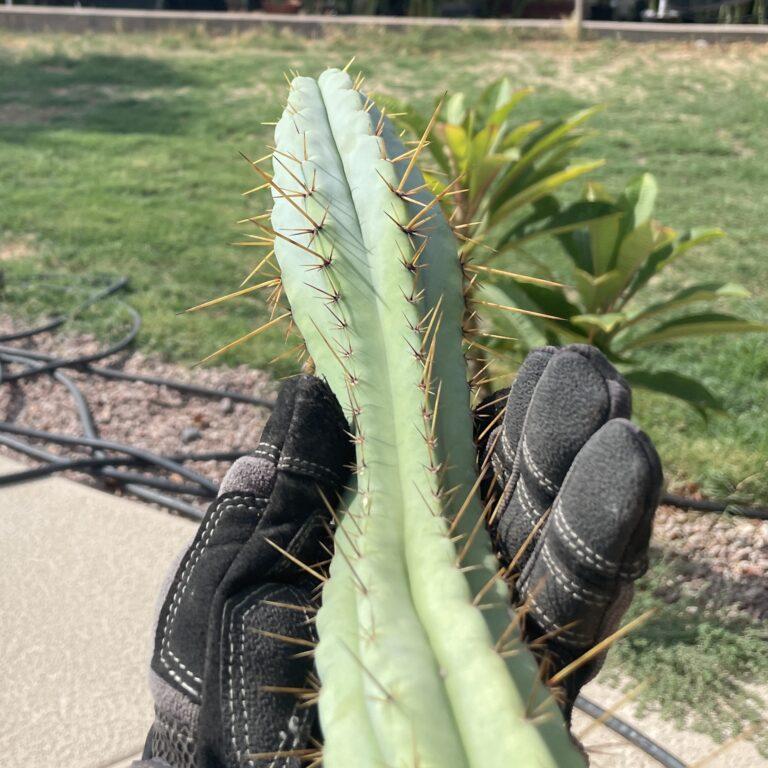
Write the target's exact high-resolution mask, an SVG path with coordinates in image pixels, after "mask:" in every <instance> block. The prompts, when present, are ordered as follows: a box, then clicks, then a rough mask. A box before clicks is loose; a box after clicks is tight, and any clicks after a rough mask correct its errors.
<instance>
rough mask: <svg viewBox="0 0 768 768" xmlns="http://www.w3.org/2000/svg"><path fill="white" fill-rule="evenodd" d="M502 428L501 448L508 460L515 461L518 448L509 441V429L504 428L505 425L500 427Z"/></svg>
mask: <svg viewBox="0 0 768 768" xmlns="http://www.w3.org/2000/svg"><path fill="white" fill-rule="evenodd" d="M499 429H500V430H501V449H502V452H503V453H504V458H505V459H506V460H507V461H508V462H513V461H514V460H515V454H516V453H517V448H513V447H512V446H511V445H510V443H509V435H507V431H506V430H505V429H504V427H503V426H502V427H499Z"/></svg>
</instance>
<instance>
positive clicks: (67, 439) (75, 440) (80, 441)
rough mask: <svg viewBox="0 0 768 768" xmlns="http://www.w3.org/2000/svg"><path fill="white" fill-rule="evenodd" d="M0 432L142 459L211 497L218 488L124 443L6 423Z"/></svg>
mask: <svg viewBox="0 0 768 768" xmlns="http://www.w3.org/2000/svg"><path fill="white" fill-rule="evenodd" d="M0 432H7V433H9V434H11V435H21V436H23V437H32V438H35V439H36V440H46V441H48V442H51V443H58V444H59V445H74V446H77V447H78V448H81V447H88V448H100V449H102V450H107V451H117V452H119V453H127V454H128V455H129V456H135V457H136V458H137V459H142V460H143V461H146V462H147V463H148V464H155V465H157V466H158V467H161V468H162V469H165V470H167V471H168V472H175V473H176V474H178V475H181V477H184V478H186V479H187V480H191V481H192V482H193V483H197V484H198V485H200V486H201V487H203V488H206V489H207V490H209V491H210V492H211V493H212V495H214V496H215V495H216V492H217V491H218V487H217V485H216V483H214V482H212V481H211V480H209V479H208V478H207V477H204V476H203V475H201V474H199V473H198V472H195V471H194V470H193V469H189V468H187V467H185V466H184V465H183V464H180V463H179V462H177V461H171V460H169V459H166V458H164V457H163V456H160V455H159V454H157V453H152V452H151V451H145V450H144V449H143V448H136V447H135V446H132V445H126V444H125V443H115V442H112V441H111V440H99V439H96V438H92V437H73V436H72V435H60V434H57V433H56V432H47V431H45V430H42V429H32V428H31V427H22V426H19V425H18V424H11V423H10V422H8V421H0Z"/></svg>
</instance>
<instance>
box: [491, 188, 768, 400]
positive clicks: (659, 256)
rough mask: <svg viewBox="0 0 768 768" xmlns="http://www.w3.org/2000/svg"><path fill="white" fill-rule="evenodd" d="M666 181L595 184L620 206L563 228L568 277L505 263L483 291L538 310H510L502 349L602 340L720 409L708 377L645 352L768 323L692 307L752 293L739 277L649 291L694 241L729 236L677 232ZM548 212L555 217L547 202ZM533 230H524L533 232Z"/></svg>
mask: <svg viewBox="0 0 768 768" xmlns="http://www.w3.org/2000/svg"><path fill="white" fill-rule="evenodd" d="M657 192H658V188H657V183H656V180H655V179H654V177H653V176H652V175H650V174H648V173H646V174H643V175H641V176H639V177H638V178H636V179H634V180H633V181H631V182H630V183H629V184H628V185H627V187H626V188H625V189H624V191H623V192H622V193H621V194H620V195H619V196H618V197H613V196H611V195H610V194H609V193H608V192H607V191H606V190H605V189H604V188H603V187H602V186H601V185H599V184H595V183H589V184H587V186H586V192H585V196H584V197H585V200H586V201H590V202H600V203H603V204H604V205H607V206H610V209H611V214H610V215H608V216H606V217H604V218H602V219H600V220H597V221H592V222H590V223H589V224H587V225H585V226H581V227H578V228H577V229H575V230H571V231H569V232H561V233H559V234H558V235H557V238H558V240H559V241H560V243H561V244H562V246H563V250H564V252H565V254H566V256H567V270H566V272H565V273H564V274H563V276H562V278H563V281H564V282H565V283H567V284H568V285H567V286H566V285H558V284H556V283H555V282H552V283H550V284H549V285H546V284H530V283H528V282H523V281H520V280H519V279H517V278H515V277H514V276H510V275H508V274H505V273H504V270H502V269H498V270H496V271H495V272H494V271H491V272H490V273H488V276H489V277H490V278H491V280H489V281H487V282H486V284H485V285H484V286H482V287H480V288H479V290H478V294H479V297H480V298H481V299H482V300H484V301H486V302H492V303H496V304H500V305H504V306H510V307H515V308H518V309H525V310H528V311H529V312H531V313H539V314H540V315H544V316H536V315H534V314H528V315H525V316H523V315H520V314H514V315H513V314H507V315H506V316H504V317H503V318H497V319H496V321H495V323H496V329H497V330H498V331H499V332H500V333H502V332H503V333H505V334H509V335H511V336H514V337H515V340H514V341H513V342H510V341H508V340H492V341H491V342H490V344H491V345H492V346H494V347H496V348H507V349H509V348H511V347H514V348H517V349H522V350H525V349H528V348H532V347H535V346H539V345H541V344H547V343H552V344H566V343H570V342H574V341H575V342H584V343H589V344H593V345H594V346H596V347H598V348H599V349H600V350H601V351H602V352H603V353H604V354H605V355H606V356H607V357H608V358H609V359H611V360H612V361H614V362H616V363H617V364H619V365H620V367H621V369H622V372H623V373H624V375H625V376H626V378H627V379H628V380H629V381H630V383H632V384H634V385H636V386H640V387H644V388H646V389H651V390H654V391H656V392H660V393H663V394H666V395H670V396H673V397H677V398H679V399H682V400H684V401H686V402H687V403H689V404H690V405H692V406H694V407H696V408H698V409H700V410H705V409H710V408H712V409H716V408H719V407H720V404H719V402H718V400H717V398H716V397H715V396H714V395H713V394H712V393H711V392H710V391H709V390H708V389H707V388H706V387H705V386H704V385H703V384H701V382H699V381H697V380H694V379H692V378H690V377H688V376H684V375H683V374H681V373H679V372H677V371H665V370H652V369H648V368H645V367H643V365H642V361H641V360H639V359H638V357H637V356H636V354H635V353H636V351H637V350H641V349H645V348H647V347H651V346H653V345H657V344H663V343H667V342H674V341H679V340H681V339H684V338H690V337H694V336H709V335H712V334H724V333H743V332H747V331H766V330H768V326H766V325H764V324H761V323H757V322H754V321H751V320H748V319H745V318H742V317H739V316H736V315H733V314H725V313H722V312H717V311H713V310H712V309H711V308H710V307H707V308H706V310H705V311H697V312H689V311H687V310H689V309H690V308H692V307H694V305H697V304H699V305H700V304H705V305H707V304H711V303H713V302H715V301H718V300H720V299H727V298H746V297H748V296H749V291H747V289H746V288H744V287H743V286H741V285H737V284H735V283H731V282H725V281H723V282H706V283H692V284H690V285H686V286H684V287H682V288H677V289H676V290H675V291H674V292H673V293H671V294H670V295H668V296H666V297H665V298H664V299H662V300H659V301H655V302H652V303H649V302H648V301H644V300H643V296H642V290H643V288H645V287H646V286H647V285H648V284H649V282H650V281H651V280H652V279H653V278H654V277H655V276H656V275H658V274H659V273H660V272H661V271H662V270H664V269H665V268H667V267H669V266H670V265H671V264H673V263H675V262H676V261H677V260H678V259H680V258H681V257H682V256H684V255H685V254H687V253H688V252H689V251H690V250H691V249H692V248H694V247H696V246H698V245H700V244H702V243H705V242H707V241H710V240H713V239H715V238H718V237H721V236H722V235H723V232H722V230H720V229H692V230H685V231H676V230H674V229H672V228H671V227H667V226H664V225H662V224H660V223H659V222H658V221H656V220H655V219H654V218H653V212H654V206H655V202H656V197H657ZM541 207H542V208H544V209H545V210H542V211H539V212H538V216H540V217H546V216H547V215H549V214H548V211H547V210H546V209H547V208H548V207H549V204H548V203H546V202H543V203H542V204H541ZM525 231H526V228H525V226H522V227H520V228H519V229H518V235H519V236H523V237H524V236H525ZM484 259H485V261H486V266H487V267H489V266H490V268H491V270H493V269H494V267H502V266H504V264H503V263H501V260H500V259H498V258H497V256H496V255H487V256H485V257H484Z"/></svg>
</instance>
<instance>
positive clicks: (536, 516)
mask: <svg viewBox="0 0 768 768" xmlns="http://www.w3.org/2000/svg"><path fill="white" fill-rule="evenodd" d="M517 488H518V489H520V496H519V497H518V499H517V500H518V501H519V502H520V506H521V507H522V508H523V512H525V515H526V517H527V518H528V519H529V520H530V521H531V522H532V523H533V524H534V525H535V524H536V523H538V522H539V520H540V519H541V515H542V513H541V512H539V510H538V509H536V505H535V504H534V503H533V500H532V499H531V497H530V496H529V494H528V488H527V486H526V484H525V478H524V477H523V476H522V475H520V481H519V482H518V484H517Z"/></svg>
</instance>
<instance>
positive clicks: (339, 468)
mask: <svg viewBox="0 0 768 768" xmlns="http://www.w3.org/2000/svg"><path fill="white" fill-rule="evenodd" d="M630 399H631V398H630V391H629V388H628V386H627V384H626V383H625V382H624V380H623V379H621V377H620V376H619V375H618V374H617V373H616V371H615V370H614V369H613V368H612V367H611V365H610V364H609V363H608V362H607V361H606V360H605V358H603V357H602V355H601V354H600V353H599V352H597V351H596V350H594V349H592V348H589V347H577V346H572V347H569V348H566V349H563V350H555V349H554V348H549V347H548V348H545V349H541V350H536V351H535V352H533V353H531V355H529V357H528V358H527V359H526V362H525V363H524V365H523V366H522V368H521V369H520V372H519V374H518V377H517V379H516V380H515V384H514V386H513V387H512V390H511V393H510V394H509V399H508V404H507V393H505V392H501V393H496V395H494V396H492V397H491V398H489V400H488V401H487V402H486V403H485V404H484V405H482V406H481V407H480V408H479V409H478V413H477V425H478V449H479V456H480V460H481V462H482V461H485V460H488V461H491V462H492V463H493V467H494V470H495V475H496V477H495V479H494V480H493V481H492V482H490V483H488V484H487V487H486V489H485V491H486V495H493V496H495V497H497V503H496V504H495V505H494V507H493V509H494V517H493V520H492V521H491V524H490V527H491V531H492V534H493V537H494V542H495V544H496V546H497V548H498V555H499V558H500V560H501V561H502V562H503V563H505V564H507V565H508V566H509V567H510V575H511V577H512V579H513V581H514V590H513V594H514V599H515V601H516V602H518V603H519V602H524V603H525V605H526V609H527V610H526V617H527V619H526V621H527V627H526V630H527V633H528V636H529V639H531V640H536V639H539V643H538V644H537V645H538V647H539V648H540V651H541V653H542V655H543V656H545V657H546V661H547V662H548V663H549V664H550V669H551V671H552V672H554V671H556V670H557V669H559V668H561V667H562V666H563V665H564V664H567V663H568V662H569V661H571V660H573V659H575V658H577V657H578V656H580V655H581V653H582V652H583V651H584V650H586V649H588V648H590V647H592V645H594V643H595V642H596V641H597V640H599V639H601V638H602V637H604V636H606V634H608V633H609V632H610V631H612V628H614V627H615V626H616V625H617V623H618V621H619V620H620V618H621V615H622V614H623V613H624V611H625V610H626V608H627V606H628V604H629V601H630V599H631V593H632V582H633V580H634V579H635V578H637V577H638V576H639V575H640V574H641V573H642V572H643V571H644V570H645V568H646V558H647V549H648V539H649V536H650V527H651V520H652V516H653V511H654V509H655V507H656V503H657V500H658V494H659V490H660V485H661V469H660V465H659V461H658V457H657V456H656V453H655V451H654V449H653V446H652V445H651V443H650V441H649V440H648V438H647V437H645V435H644V434H643V433H642V432H640V430H638V429H637V428H636V427H635V426H633V425H632V424H631V423H630V422H628V421H626V418H625V417H628V416H629V414H630V407H631V406H630ZM505 404H507V408H506V412H504V413H502V410H503V408H504V405H505ZM346 429H347V425H346V423H345V421H344V418H343V416H342V413H341V409H340V408H339V406H338V403H337V402H336V400H335V398H334V397H333V395H332V394H331V393H330V391H329V389H328V387H327V386H326V385H325V384H324V383H323V382H321V381H320V380H318V379H314V378H312V377H307V376H303V377H299V378H297V379H293V380H291V381H289V382H288V383H287V384H286V385H285V387H284V389H283V391H282V392H281V394H280V397H279V399H278V404H277V406H276V408H275V410H274V412H273V414H272V416H271V418H270V420H269V422H268V423H267V426H266V428H265V431H264V435H263V436H262V440H261V442H260V443H259V445H258V447H257V449H256V450H255V451H254V456H253V458H252V457H248V458H245V459H240V460H238V461H237V462H236V463H235V464H234V465H233V467H232V469H231V470H230V471H229V473H228V474H227V476H226V478H225V480H224V482H223V483H222V488H221V492H220V495H219V499H217V501H216V502H214V504H213V505H212V506H211V508H210V510H209V511H208V514H207V515H206V518H205V520H204V521H203V523H202V524H201V527H200V531H198V534H197V536H196V537H195V540H194V541H193V543H192V545H191V546H190V548H189V549H188V550H187V551H186V553H185V554H184V556H183V557H182V560H181V561H180V563H179V565H178V567H177V568H176V570H175V575H174V578H173V581H172V582H171V586H170V588H169V590H168V593H167V595H166V597H165V599H164V601H163V604H162V609H161V612H160V617H159V621H158V627H157V633H156V637H155V652H154V655H153V659H152V670H151V684H152V690H153V695H154V699H155V710H156V719H155V723H154V725H153V727H152V730H151V731H150V735H149V738H148V740H147V749H146V750H145V755H144V757H145V760H147V762H145V763H142V764H141V765H145V766H150V765H159V766H164V765H166V764H167V765H170V766H172V768H187V767H188V766H199V768H234V766H241V765H242V766H251V768H299V766H300V764H301V756H302V755H301V750H302V749H305V748H307V747H308V745H310V744H311V740H312V737H313V728H314V727H315V723H314V709H313V707H311V706H306V703H305V705H302V703H301V701H300V699H297V698H296V697H295V696H293V695H286V692H283V693H280V692H278V691H275V690H274V686H275V685H276V684H278V685H279V687H282V688H285V689H291V688H293V689H302V688H304V686H305V681H306V678H307V675H308V674H309V673H310V671H311V666H310V665H311V662H310V660H309V658H308V656H307V655H304V656H301V655H299V657H298V658H297V657H296V655H295V654H294V653H292V651H291V649H290V648H289V646H287V645H286V643H285V642H284V641H283V640H281V639H278V638H276V637H274V635H281V636H283V637H292V638H295V639H296V642H295V643H294V645H295V650H296V651H298V652H299V654H301V651H302V650H303V649H304V647H305V646H303V645H302V643H306V642H307V641H311V640H312V639H313V626H312V621H311V615H310V614H311V611H312V608H311V605H310V602H311V601H310V592H311V590H312V589H315V588H316V587H317V581H316V580H314V579H313V578H312V577H311V576H309V575H308V574H307V573H305V572H304V571H303V570H302V569H301V568H300V567H299V566H298V565H294V564H292V563H291V562H290V561H289V560H288V559H286V557H285V556H284V555H283V554H281V552H279V551H278V550H277V549H276V548H275V547H273V546H272V545H270V544H269V543H268V541H267V539H269V540H270V541H272V542H274V544H277V545H278V546H279V547H280V548H281V549H284V550H287V551H289V552H290V553H292V554H293V555H294V556H295V557H296V558H297V559H298V560H300V561H302V562H304V563H312V562H316V561H318V560H324V559H326V558H327V557H328V554H327V551H326V549H325V548H327V547H328V545H329V543H330V542H328V540H327V536H326V535H325V530H326V529H325V528H324V527H323V520H324V519H326V517H328V516H329V515H328V513H327V511H326V509H325V505H324V503H323V501H322V499H321V498H320V496H319V494H318V492H317V486H318V485H320V486H321V488H322V490H323V493H324V495H325V497H326V498H328V499H333V498H336V494H337V492H338V491H339V490H340V488H341V486H342V485H343V484H344V482H345V477H346V474H347V471H348V470H347V467H349V466H351V465H352V463H353V455H352V450H351V443H350V441H349V439H348V435H347V434H345V430H346ZM582 449H583V450H582ZM547 510H549V511H547ZM544 516H546V518H544ZM537 523H538V524H539V525H538V526H537ZM534 529H535V530H534ZM523 544H526V546H525V547H522V545H523ZM289 605H290V606H296V605H300V606H307V615H305V614H304V612H303V611H301V610H298V611H297V610H296V609H295V608H294V607H290V608H289V607H288V606H289ZM598 666H599V662H598V661H593V662H591V663H590V664H589V665H587V666H585V667H583V668H582V669H580V670H579V672H578V673H577V674H575V675H573V676H571V677H569V678H568V679H567V680H566V696H565V701H564V704H563V707H564V711H565V713H566V715H567V716H570V710H571V707H572V705H573V700H574V699H575V697H576V695H577V693H578V690H579V688H580V687H581V686H582V685H583V684H584V682H586V680H587V679H589V677H590V676H591V675H593V674H594V673H595V672H596V670H597V669H598ZM265 686H266V687H265ZM287 693H288V694H290V691H288V692H287ZM315 735H317V734H315ZM276 754H277V755H278V756H275V755H276ZM259 755H261V756H262V757H261V758H260V757H259ZM266 755H269V757H266Z"/></svg>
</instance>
